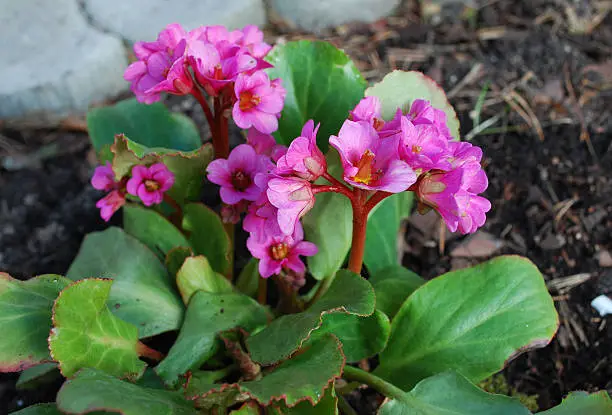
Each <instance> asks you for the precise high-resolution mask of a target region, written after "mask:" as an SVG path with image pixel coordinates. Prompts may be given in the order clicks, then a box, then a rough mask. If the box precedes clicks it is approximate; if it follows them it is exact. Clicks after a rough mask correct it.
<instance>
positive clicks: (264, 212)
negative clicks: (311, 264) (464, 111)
mask: <svg viewBox="0 0 612 415" xmlns="http://www.w3.org/2000/svg"><path fill="white" fill-rule="evenodd" d="M315 135H316V129H315V128H314V122H312V121H309V122H308V123H307V124H306V126H305V127H304V130H303V131H302V136H303V137H299V138H300V139H301V140H297V139H296V140H295V141H294V144H295V145H294V144H292V145H291V146H290V147H289V148H288V149H287V148H286V147H284V146H280V145H277V144H276V141H275V140H274V138H273V137H272V136H270V135H267V134H262V133H260V132H258V131H255V130H254V129H251V130H249V133H248V136H247V144H241V145H239V146H237V147H236V148H234V150H232V152H231V153H230V155H229V157H228V158H227V159H217V160H214V161H213V162H211V163H210V164H209V165H208V179H209V180H210V181H211V182H213V183H215V184H218V185H220V186H221V190H220V195H221V200H222V201H223V203H224V204H226V206H224V208H223V210H222V216H223V218H224V220H225V221H229V222H234V223H236V222H238V220H239V218H240V214H241V213H243V212H246V216H245V218H244V221H243V227H244V229H245V230H246V231H247V232H249V233H250V236H249V239H248V241H247V247H248V249H249V250H250V252H251V254H252V255H253V256H254V257H256V258H258V259H259V260H260V262H259V272H260V274H261V276H262V277H264V278H268V277H270V276H271V275H275V274H280V273H281V272H283V271H284V272H293V273H295V274H296V275H301V276H303V275H304V272H305V266H304V263H303V262H302V261H301V260H300V258H299V257H300V256H312V255H315V254H316V253H317V247H316V246H315V245H314V244H313V243H311V242H306V241H304V231H303V229H302V225H301V223H300V222H299V217H300V212H299V211H300V210H303V211H304V213H305V212H306V211H307V210H308V209H309V208H310V207H311V206H312V204H313V203H314V197H313V194H312V190H311V189H310V187H309V186H304V185H303V182H306V183H309V182H308V181H306V180H305V179H303V178H296V180H295V181H293V182H291V183H290V186H291V189H292V193H291V194H292V195H293V196H292V197H294V198H301V199H302V201H303V202H305V203H306V204H308V205H309V206H305V205H303V203H302V201H298V202H297V207H296V206H295V205H291V201H288V200H285V199H286V197H285V196H286V193H284V192H282V191H281V192H280V193H277V192H275V189H276V187H277V186H280V188H281V189H283V186H284V180H286V179H287V178H285V177H284V176H282V175H281V174H280V172H281V171H282V172H287V173H288V172H290V171H292V170H291V166H292V165H293V163H294V159H295V157H296V156H295V155H296V152H300V151H302V150H303V149H302V148H301V147H300V146H301V144H300V143H301V142H302V141H304V140H306V142H307V143H306V144H307V145H308V143H311V144H312V143H314V141H313V140H315ZM296 142H297V144H296ZM314 147H315V148H316V144H314ZM317 152H318V155H317V157H318V160H319V162H320V161H321V160H322V162H323V163H325V158H324V157H323V155H322V154H321V152H320V151H318V149H317ZM302 161H303V158H302ZM275 163H276V164H275ZM306 164H308V165H309V166H311V168H313V169H316V170H317V171H321V168H320V167H317V166H315V164H316V162H315V161H306ZM298 168H300V169H301V172H302V173H303V174H305V175H307V176H308V175H310V173H309V170H308V169H309V168H308V167H306V166H305V165H304V163H302V165H301V166H298ZM324 170H325V168H323V171H324ZM319 175H320V174H319ZM300 188H304V190H305V193H304V194H301V193H300ZM283 207H285V208H283Z"/></svg>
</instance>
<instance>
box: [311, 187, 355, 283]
mask: <svg viewBox="0 0 612 415" xmlns="http://www.w3.org/2000/svg"><path fill="white" fill-rule="evenodd" d="M315 197H316V203H315V205H314V207H313V208H312V210H311V211H310V212H308V214H307V215H306V216H305V217H304V218H303V219H302V224H303V225H304V233H305V234H306V238H307V239H308V241H310V242H312V243H315V244H316V245H317V247H318V248H319V251H318V252H317V254H316V255H314V256H311V257H309V258H308V270H309V271H310V273H311V274H312V276H313V277H315V278H316V279H318V280H322V279H324V278H327V277H331V276H332V275H333V274H334V273H335V272H336V271H338V270H339V269H340V267H341V266H342V264H343V263H344V259H345V258H346V254H347V253H348V251H349V249H350V247H351V238H352V236H353V216H352V215H353V213H352V209H351V202H350V201H349V200H348V199H347V198H346V197H345V196H344V195H341V194H338V193H319V194H317V195H316V196H315ZM331 230H333V231H331Z"/></svg>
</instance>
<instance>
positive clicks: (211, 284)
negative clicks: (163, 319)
mask: <svg viewBox="0 0 612 415" xmlns="http://www.w3.org/2000/svg"><path fill="white" fill-rule="evenodd" d="M176 285H177V287H178V290H179V292H180V293H181V297H183V302H184V303H185V304H188V303H189V299H190V298H191V296H192V295H193V294H195V292H196V291H198V290H201V291H206V292H209V293H231V292H232V291H233V290H234V288H233V287H232V283H231V282H229V281H228V279H227V278H225V277H224V276H223V275H221V274H218V273H216V272H215V271H213V269H212V268H211V266H210V264H209V263H208V260H207V259H206V257H205V256H202V255H199V256H193V257H189V258H187V259H185V262H184V263H183V265H182V266H181V268H180V269H179V270H178V272H177V274H176Z"/></svg>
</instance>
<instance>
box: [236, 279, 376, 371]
mask: <svg viewBox="0 0 612 415" xmlns="http://www.w3.org/2000/svg"><path fill="white" fill-rule="evenodd" d="M375 302H376V298H375V296H374V289H373V288H372V286H371V285H370V283H368V281H367V280H365V279H363V278H361V277H360V276H359V275H356V274H354V273H352V272H350V271H348V270H340V271H338V272H337V273H336V276H335V279H334V281H333V282H332V284H331V285H330V287H329V289H328V290H327V292H326V293H325V294H323V295H322V296H321V298H320V299H319V300H317V301H316V302H315V303H314V304H312V305H311V306H310V308H308V309H307V310H306V311H302V312H301V313H296V314H288V315H284V316H282V317H279V318H277V319H276V320H274V321H273V322H272V323H270V325H269V326H268V327H266V328H265V329H263V330H261V331H259V332H257V333H256V334H254V335H252V336H251V337H249V338H248V339H247V340H246V344H247V348H248V349H249V352H250V353H251V357H252V359H253V360H254V361H256V362H257V363H261V364H264V365H268V364H271V363H274V362H278V361H280V360H283V359H286V358H287V357H289V356H290V355H291V354H292V353H293V352H295V351H296V350H297V349H299V348H300V347H301V346H302V345H303V344H304V342H305V341H306V340H307V339H308V338H309V337H310V335H311V333H312V332H313V331H315V330H317V329H319V328H320V327H321V325H322V323H323V321H322V319H323V316H324V315H325V314H329V313H348V314H355V315H359V316H369V315H371V314H372V313H373V312H374V306H375Z"/></svg>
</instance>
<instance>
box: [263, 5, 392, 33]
mask: <svg viewBox="0 0 612 415" xmlns="http://www.w3.org/2000/svg"><path fill="white" fill-rule="evenodd" d="M400 2H401V0H310V1H303V0H271V2H270V3H271V6H272V9H273V10H274V12H275V13H276V14H278V17H280V18H282V19H284V20H285V21H286V22H287V23H288V24H290V25H294V26H297V27H300V28H302V29H306V30H310V31H313V32H316V31H319V30H321V29H324V28H326V27H333V26H338V25H341V24H344V23H349V22H353V21H360V22H374V21H376V20H378V19H380V18H381V17H384V16H387V15H388V14H390V13H391V12H392V11H393V9H395V8H396V7H397V6H398V5H399V3H400Z"/></svg>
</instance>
